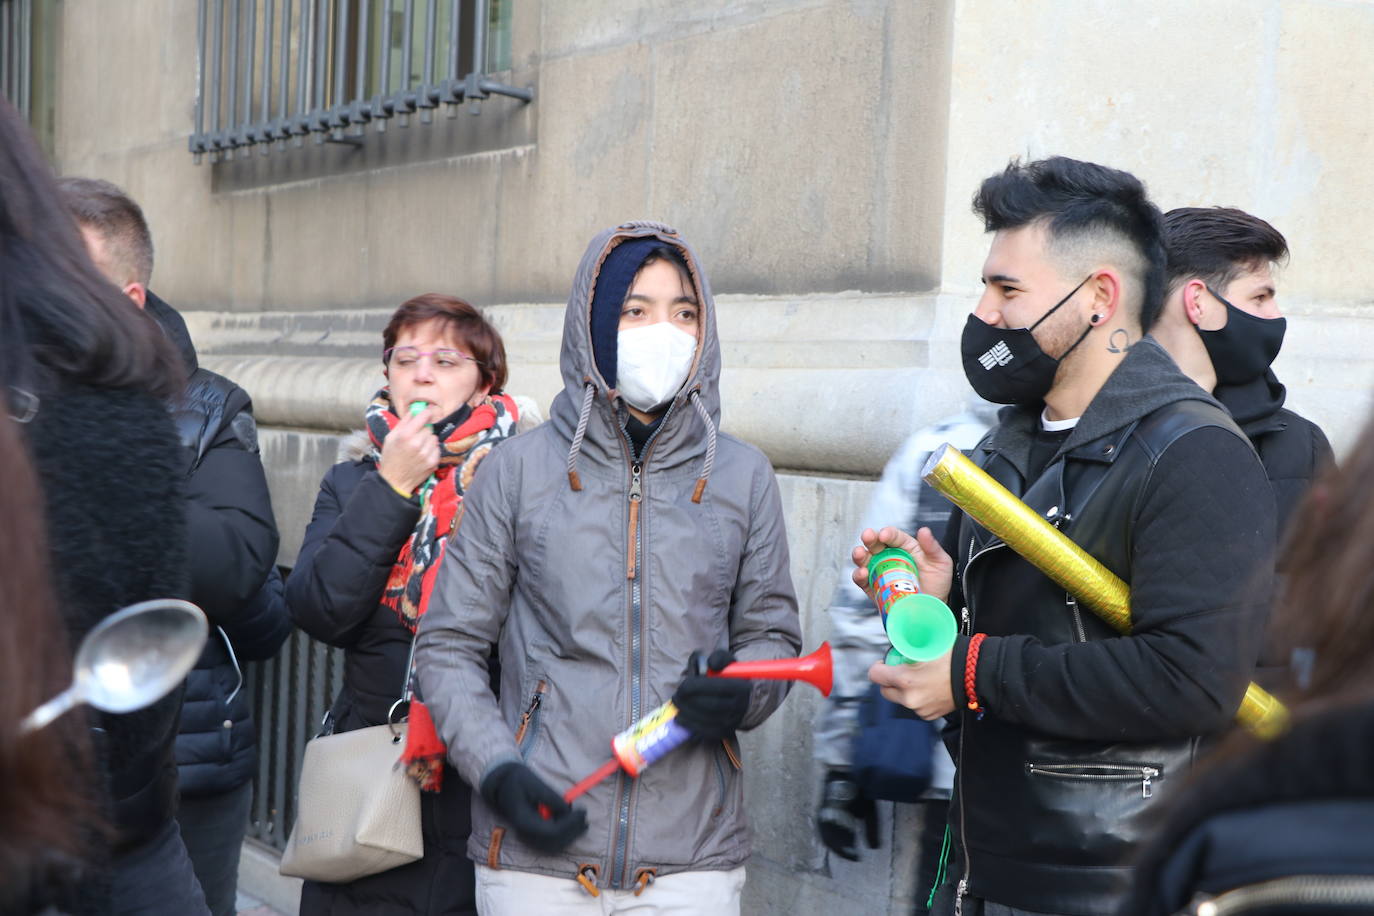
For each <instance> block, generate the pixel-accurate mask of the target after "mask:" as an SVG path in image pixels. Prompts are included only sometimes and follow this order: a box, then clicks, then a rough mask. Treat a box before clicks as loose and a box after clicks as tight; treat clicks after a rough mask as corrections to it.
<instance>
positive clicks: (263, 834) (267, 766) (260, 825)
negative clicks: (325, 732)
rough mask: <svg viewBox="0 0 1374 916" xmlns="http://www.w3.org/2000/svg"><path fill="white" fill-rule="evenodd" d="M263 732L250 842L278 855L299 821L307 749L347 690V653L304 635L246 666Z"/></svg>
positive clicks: (255, 713) (260, 733) (298, 634)
mask: <svg viewBox="0 0 1374 916" xmlns="http://www.w3.org/2000/svg"><path fill="white" fill-rule="evenodd" d="M244 678H245V680H246V681H247V684H248V691H249V696H250V698H251V703H252V707H253V718H254V720H255V722H256V723H257V727H258V771H257V778H256V781H255V784H254V788H253V806H252V809H251V814H250V817H249V826H248V836H250V837H252V838H253V839H255V840H258V841H259V842H261V843H264V844H266V845H268V846H270V847H272V848H273V849H276V850H277V851H278V852H280V851H282V850H283V849H285V848H286V838H287V837H288V836H290V835H291V825H292V824H293V823H294V822H295V819H296V783H297V781H298V780H299V778H300V767H301V758H302V756H303V755H304V754H305V743H306V742H307V741H309V740H310V739H311V738H313V737H314V736H315V735H317V734H319V731H320V721H321V719H322V718H323V717H324V714H325V711H326V710H327V709H329V705H330V704H331V703H333V702H334V697H335V696H336V695H338V692H339V687H340V686H342V684H343V650H341V649H331V648H330V647H328V646H326V645H325V644H324V643H321V642H317V641H315V640H313V639H311V638H310V637H309V636H306V635H305V634H304V633H302V632H300V631H299V630H297V631H295V632H293V633H292V634H291V637H290V639H288V640H287V641H286V644H285V645H284V646H282V648H281V651H280V652H278V653H277V655H276V657H275V658H273V659H271V660H269V661H265V662H255V663H253V664H249V665H245V666H244Z"/></svg>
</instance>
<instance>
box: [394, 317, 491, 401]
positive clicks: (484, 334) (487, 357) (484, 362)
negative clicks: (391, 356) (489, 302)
mask: <svg viewBox="0 0 1374 916" xmlns="http://www.w3.org/2000/svg"><path fill="white" fill-rule="evenodd" d="M435 319H438V320H439V321H440V322H442V323H443V328H444V332H445V333H446V334H448V335H450V336H452V337H454V338H456V339H457V341H458V345H459V347H460V348H461V349H462V350H463V352H465V353H467V354H468V355H469V356H471V357H473V358H474V359H475V360H477V370H478V372H479V374H480V375H481V379H482V384H483V385H485V386H486V387H487V388H489V389H491V393H492V394H496V393H498V392H500V391H503V390H504V389H505V387H506V371H507V370H506V345H505V343H503V342H502V340H501V334H500V332H499V331H497V330H496V328H495V327H494V326H493V325H492V323H491V322H490V321H488V320H487V319H486V317H485V316H484V315H483V314H482V313H481V312H480V311H478V310H477V308H476V307H475V306H473V305H471V304H470V303H467V302H464V301H463V300H462V299H459V298H457V297H454V296H444V295H441V294H440V293H425V294H424V295H422V296H416V297H415V298H414V299H407V300H406V301H405V302H402V303H401V307H400V308H398V309H396V311H395V313H394V314H392V316H391V320H390V321H388V322H387V325H386V330H385V331H383V332H382V352H383V353H385V352H386V351H387V350H390V349H391V348H392V347H394V346H396V338H397V337H400V336H401V332H402V331H404V330H407V329H409V328H413V327H415V326H416V325H421V324H424V323H425V322H427V321H433V320H435Z"/></svg>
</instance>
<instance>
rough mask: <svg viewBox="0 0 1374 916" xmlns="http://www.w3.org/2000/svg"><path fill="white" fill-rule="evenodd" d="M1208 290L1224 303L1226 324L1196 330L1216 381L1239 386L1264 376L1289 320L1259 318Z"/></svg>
mask: <svg viewBox="0 0 1374 916" xmlns="http://www.w3.org/2000/svg"><path fill="white" fill-rule="evenodd" d="M1207 292H1209V293H1211V294H1212V295H1213V296H1215V297H1216V299H1217V301H1218V302H1220V303H1221V304H1222V305H1224V306H1226V325H1225V327H1222V328H1220V329H1218V330H1215V331H1204V330H1203V329H1202V328H1198V329H1197V332H1198V336H1200V337H1201V338H1202V345H1203V346H1204V347H1206V348H1207V355H1208V356H1209V357H1211V360H1212V368H1213V369H1214V370H1216V373H1217V384H1218V385H1242V384H1244V383H1246V382H1250V381H1254V380H1255V379H1257V378H1259V377H1260V376H1261V375H1264V373H1265V371H1266V370H1268V368H1269V365H1270V363H1272V362H1273V361H1274V358H1275V357H1277V356H1278V355H1279V350H1280V349H1281V348H1282V347H1283V335H1284V333H1285V332H1286V331H1287V330H1288V319H1286V318H1260V317H1258V316H1255V315H1251V314H1250V313H1249V312H1247V311H1244V310H1242V309H1238V308H1236V307H1235V306H1234V305H1232V304H1231V303H1230V302H1228V301H1227V300H1226V299H1225V298H1223V297H1222V296H1219V295H1217V292H1216V290H1214V289H1212V288H1211V287H1210V286H1209V287H1207Z"/></svg>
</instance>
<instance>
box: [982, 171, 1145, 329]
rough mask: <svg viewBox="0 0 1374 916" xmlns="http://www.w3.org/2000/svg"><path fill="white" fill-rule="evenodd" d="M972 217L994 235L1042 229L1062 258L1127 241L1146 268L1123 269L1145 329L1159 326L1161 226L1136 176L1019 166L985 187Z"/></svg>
mask: <svg viewBox="0 0 1374 916" xmlns="http://www.w3.org/2000/svg"><path fill="white" fill-rule="evenodd" d="M973 212H974V213H975V214H977V215H978V216H979V217H981V218H982V220H983V226H984V228H986V229H987V231H988V232H998V231H1000V230H1003V229H1020V228H1022V227H1024V226H1029V225H1030V224H1032V223H1036V222H1043V223H1044V225H1045V227H1046V231H1047V232H1048V235H1049V240H1050V245H1051V246H1052V247H1055V248H1059V249H1060V250H1061V251H1063V250H1067V249H1075V250H1077V249H1083V250H1084V252H1085V253H1090V254H1091V256H1093V257H1097V256H1100V255H1099V253H1106V251H1107V248H1108V246H1109V245H1110V244H1111V243H1112V241H1119V242H1125V243H1126V244H1127V245H1129V246H1130V250H1131V251H1132V252H1134V253H1135V254H1136V255H1137V256H1138V257H1139V259H1140V263H1139V264H1120V265H1119V266H1120V267H1121V268H1122V269H1123V270H1127V269H1128V270H1130V271H1132V272H1134V273H1136V274H1138V277H1137V279H1138V280H1139V281H1140V285H1141V299H1140V305H1139V308H1138V315H1139V317H1140V325H1141V328H1142V329H1144V328H1149V327H1151V326H1152V325H1153V324H1154V322H1155V318H1156V317H1158V315H1159V310H1160V308H1161V307H1162V306H1163V302H1164V242H1163V227H1162V219H1161V217H1160V213H1159V208H1158V207H1156V206H1155V205H1154V204H1153V203H1151V202H1150V198H1149V197H1148V196H1147V194H1146V192H1145V185H1144V184H1142V183H1141V181H1140V179H1139V178H1136V177H1135V176H1134V175H1132V174H1131V173H1129V172H1123V171H1120V170H1118V169H1109V168H1107V167H1106V166H1102V165H1097V164H1095V163H1092V162H1080V161H1079V160H1077V159H1068V158H1065V157H1063V156H1053V157H1051V158H1049V159H1040V160H1037V161H1035V162H1031V163H1028V164H1026V165H1022V164H1020V163H1019V162H1017V161H1015V160H1013V161H1012V162H1011V163H1009V164H1008V165H1007V168H1006V170H1005V171H1003V172H1001V173H999V174H997V175H993V176H992V177H991V178H988V179H987V180H985V181H984V182H983V183H982V185H981V186H980V187H979V188H978V193H977V194H975V195H974V197H973Z"/></svg>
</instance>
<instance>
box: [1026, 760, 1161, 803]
mask: <svg viewBox="0 0 1374 916" xmlns="http://www.w3.org/2000/svg"><path fill="white" fill-rule="evenodd" d="M1161 772H1162V768H1161V767H1160V766H1159V765H1158V764H1148V763H1034V762H1031V761H1027V762H1026V773H1027V775H1029V776H1031V777H1032V778H1034V777H1037V776H1040V777H1044V778H1045V779H1060V780H1066V781H1078V782H1082V783H1084V784H1092V783H1097V784H1100V785H1102V786H1103V787H1110V786H1111V784H1112V783H1117V784H1120V785H1121V786H1122V787H1123V788H1125V787H1127V786H1130V785H1132V784H1134V785H1138V786H1140V797H1141V798H1150V797H1151V796H1153V794H1154V781H1155V779H1156V778H1157V777H1158V776H1159V774H1160V773H1161Z"/></svg>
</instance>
